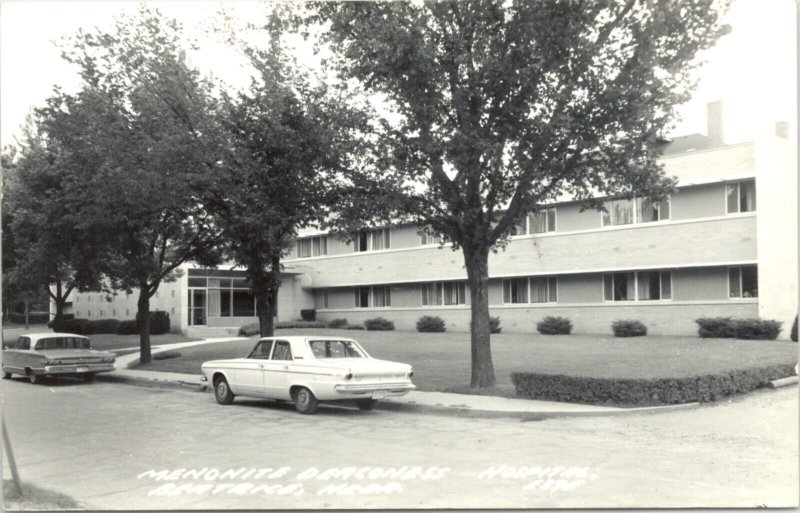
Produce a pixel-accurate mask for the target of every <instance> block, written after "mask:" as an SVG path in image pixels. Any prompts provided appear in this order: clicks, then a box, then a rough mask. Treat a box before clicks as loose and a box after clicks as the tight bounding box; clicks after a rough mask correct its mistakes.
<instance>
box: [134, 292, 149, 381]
mask: <svg viewBox="0 0 800 513" xmlns="http://www.w3.org/2000/svg"><path fill="white" fill-rule="evenodd" d="M147 288H148V287H147V283H144V284H142V285H140V286H139V300H138V301H137V303H136V306H137V311H136V325H137V327H138V328H139V364H140V365H143V364H146V363H150V362H151V361H153V358H152V355H151V354H150V294H149V293H148V290H147Z"/></svg>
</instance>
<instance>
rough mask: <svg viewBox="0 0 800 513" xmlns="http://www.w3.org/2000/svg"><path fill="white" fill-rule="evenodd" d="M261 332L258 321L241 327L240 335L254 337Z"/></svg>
mask: <svg viewBox="0 0 800 513" xmlns="http://www.w3.org/2000/svg"><path fill="white" fill-rule="evenodd" d="M260 334H261V326H259V325H258V323H257V322H255V323H250V324H245V325H244V326H241V327H240V328H239V336H240V337H252V336H253V335H260Z"/></svg>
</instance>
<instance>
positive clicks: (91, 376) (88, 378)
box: [81, 372, 95, 383]
mask: <svg viewBox="0 0 800 513" xmlns="http://www.w3.org/2000/svg"><path fill="white" fill-rule="evenodd" d="M94 377H95V374H94V373H93V372H89V373H87V374H84V375H83V376H81V379H83V381H85V382H86V383H91V382H93V381H94Z"/></svg>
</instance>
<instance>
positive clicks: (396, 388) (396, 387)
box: [333, 382, 417, 394]
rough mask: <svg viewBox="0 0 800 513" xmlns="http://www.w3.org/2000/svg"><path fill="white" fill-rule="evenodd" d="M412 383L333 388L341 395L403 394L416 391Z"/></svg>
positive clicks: (367, 384)
mask: <svg viewBox="0 0 800 513" xmlns="http://www.w3.org/2000/svg"><path fill="white" fill-rule="evenodd" d="M416 388H417V387H415V386H414V385H413V384H412V383H409V382H403V383H364V384H360V383H359V384H356V383H352V384H345V385H336V386H335V387H333V389H334V390H336V391H337V392H339V393H340V394H364V393H368V392H378V391H385V392H402V393H407V392H410V391H412V390H414V389H416Z"/></svg>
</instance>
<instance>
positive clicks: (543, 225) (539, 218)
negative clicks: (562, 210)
mask: <svg viewBox="0 0 800 513" xmlns="http://www.w3.org/2000/svg"><path fill="white" fill-rule="evenodd" d="M530 220H531V233H547V232H554V231H556V209H555V208H545V209H542V210H540V211H538V212H536V213H535V214H531V215H530Z"/></svg>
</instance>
